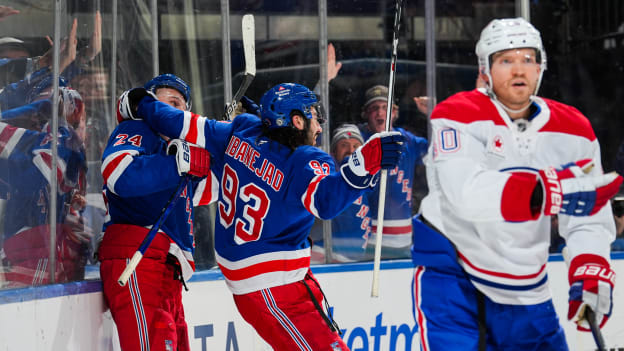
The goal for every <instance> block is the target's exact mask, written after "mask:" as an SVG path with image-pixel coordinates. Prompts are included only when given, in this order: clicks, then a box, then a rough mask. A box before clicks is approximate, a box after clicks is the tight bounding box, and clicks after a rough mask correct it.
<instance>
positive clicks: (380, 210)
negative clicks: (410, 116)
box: [371, 0, 403, 297]
mask: <svg viewBox="0 0 624 351" xmlns="http://www.w3.org/2000/svg"><path fill="white" fill-rule="evenodd" d="M395 6H396V7H395V10H394V29H393V34H392V58H391V61H390V79H389V81H388V108H387V109H386V132H387V131H389V130H390V120H391V118H392V106H393V103H392V101H393V94H394V78H395V76H396V61H397V48H398V46H399V28H400V26H401V9H402V8H403V0H396V4H395ZM387 181H388V170H386V169H382V170H381V175H380V179H379V202H378V203H379V205H378V206H377V236H376V237H375V261H374V263H373V284H372V285H373V286H372V288H371V296H372V297H378V296H379V269H380V265H381V237H382V235H383V222H384V207H385V206H386V182H387Z"/></svg>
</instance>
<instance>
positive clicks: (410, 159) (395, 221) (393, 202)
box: [360, 124, 427, 248]
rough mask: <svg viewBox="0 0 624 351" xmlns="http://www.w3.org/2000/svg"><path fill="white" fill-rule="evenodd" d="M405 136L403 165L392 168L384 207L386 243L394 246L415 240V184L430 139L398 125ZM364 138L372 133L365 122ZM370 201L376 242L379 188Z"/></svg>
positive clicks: (404, 244) (401, 162) (402, 156)
mask: <svg viewBox="0 0 624 351" xmlns="http://www.w3.org/2000/svg"><path fill="white" fill-rule="evenodd" d="M394 130H396V131H398V132H400V133H401V134H403V136H404V137H405V141H404V144H403V148H404V149H403V152H402V153H401V159H400V160H399V164H398V165H397V166H396V167H395V168H394V169H392V170H389V171H388V180H387V188H386V209H385V210H384V228H383V241H382V245H383V246H387V247H393V248H402V247H408V246H409V245H411V243H412V187H413V185H414V173H415V167H416V166H417V165H419V164H422V157H423V156H424V155H425V154H426V152H427V140H426V139H424V138H420V137H417V136H415V135H414V134H412V133H410V132H408V131H406V130H404V129H402V128H394ZM360 132H361V133H362V137H363V138H364V140H368V138H370V137H371V135H372V133H371V131H370V130H368V128H367V127H366V125H365V124H362V125H360ZM368 198H369V203H370V211H371V212H370V217H371V218H372V225H371V233H372V235H371V238H370V240H371V242H375V236H376V234H375V233H377V211H378V209H377V207H378V206H377V204H378V202H379V188H375V191H374V192H372V193H370V194H369V195H368Z"/></svg>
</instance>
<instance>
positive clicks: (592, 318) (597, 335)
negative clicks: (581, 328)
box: [585, 306, 607, 351]
mask: <svg viewBox="0 0 624 351" xmlns="http://www.w3.org/2000/svg"><path fill="white" fill-rule="evenodd" d="M585 319H587V323H589V328H590V329H591V333H592V336H593V337H594V341H595V342H596V347H598V350H599V351H607V348H606V347H605V341H604V338H603V337H602V332H601V331H600V326H599V325H598V321H597V320H596V313H594V311H593V310H592V309H591V308H589V306H587V307H585Z"/></svg>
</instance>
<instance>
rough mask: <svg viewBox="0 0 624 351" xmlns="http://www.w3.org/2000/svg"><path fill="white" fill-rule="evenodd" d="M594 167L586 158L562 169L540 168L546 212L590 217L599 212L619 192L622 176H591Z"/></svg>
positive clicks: (611, 174)
mask: <svg viewBox="0 0 624 351" xmlns="http://www.w3.org/2000/svg"><path fill="white" fill-rule="evenodd" d="M593 166H594V164H593V162H592V161H591V160H590V159H585V160H581V161H578V162H576V163H572V164H569V165H566V166H564V167H563V169H555V168H553V167H549V168H547V169H544V170H541V171H540V172H539V177H538V179H539V184H540V185H541V187H542V189H543V196H544V200H543V212H544V214H545V215H547V216H549V215H555V214H557V213H562V214H566V215H570V216H587V215H593V214H594V213H596V212H598V211H600V209H601V208H602V207H603V206H604V205H605V204H606V203H607V202H608V201H609V200H610V199H611V198H612V197H613V196H614V195H615V194H616V193H617V192H618V190H619V188H620V185H621V184H622V177H621V176H619V175H618V174H617V173H615V172H611V173H608V174H600V175H590V174H589V172H590V171H591V169H592V167H593ZM538 191H539V190H538Z"/></svg>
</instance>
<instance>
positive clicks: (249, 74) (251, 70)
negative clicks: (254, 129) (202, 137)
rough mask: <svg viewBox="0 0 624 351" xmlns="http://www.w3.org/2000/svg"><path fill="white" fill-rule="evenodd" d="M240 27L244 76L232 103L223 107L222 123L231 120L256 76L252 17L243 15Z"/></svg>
mask: <svg viewBox="0 0 624 351" xmlns="http://www.w3.org/2000/svg"><path fill="white" fill-rule="evenodd" d="M242 26H243V27H242V30H243V53H244V54H245V75H244V76H243V82H242V83H241V86H240V87H239V88H238V90H237V91H236V93H235V94H234V97H233V98H232V101H231V102H229V103H228V104H226V105H225V112H224V113H223V116H222V117H221V120H223V121H229V120H231V119H232V118H233V116H232V114H233V113H234V110H236V105H238V102H239V101H240V99H241V97H243V95H244V94H245V92H246V91H247V88H249V85H250V84H251V81H252V80H253V79H254V77H255V76H256V44H255V42H256V39H255V35H254V33H255V27H254V16H253V15H244V16H243V24H242Z"/></svg>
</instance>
